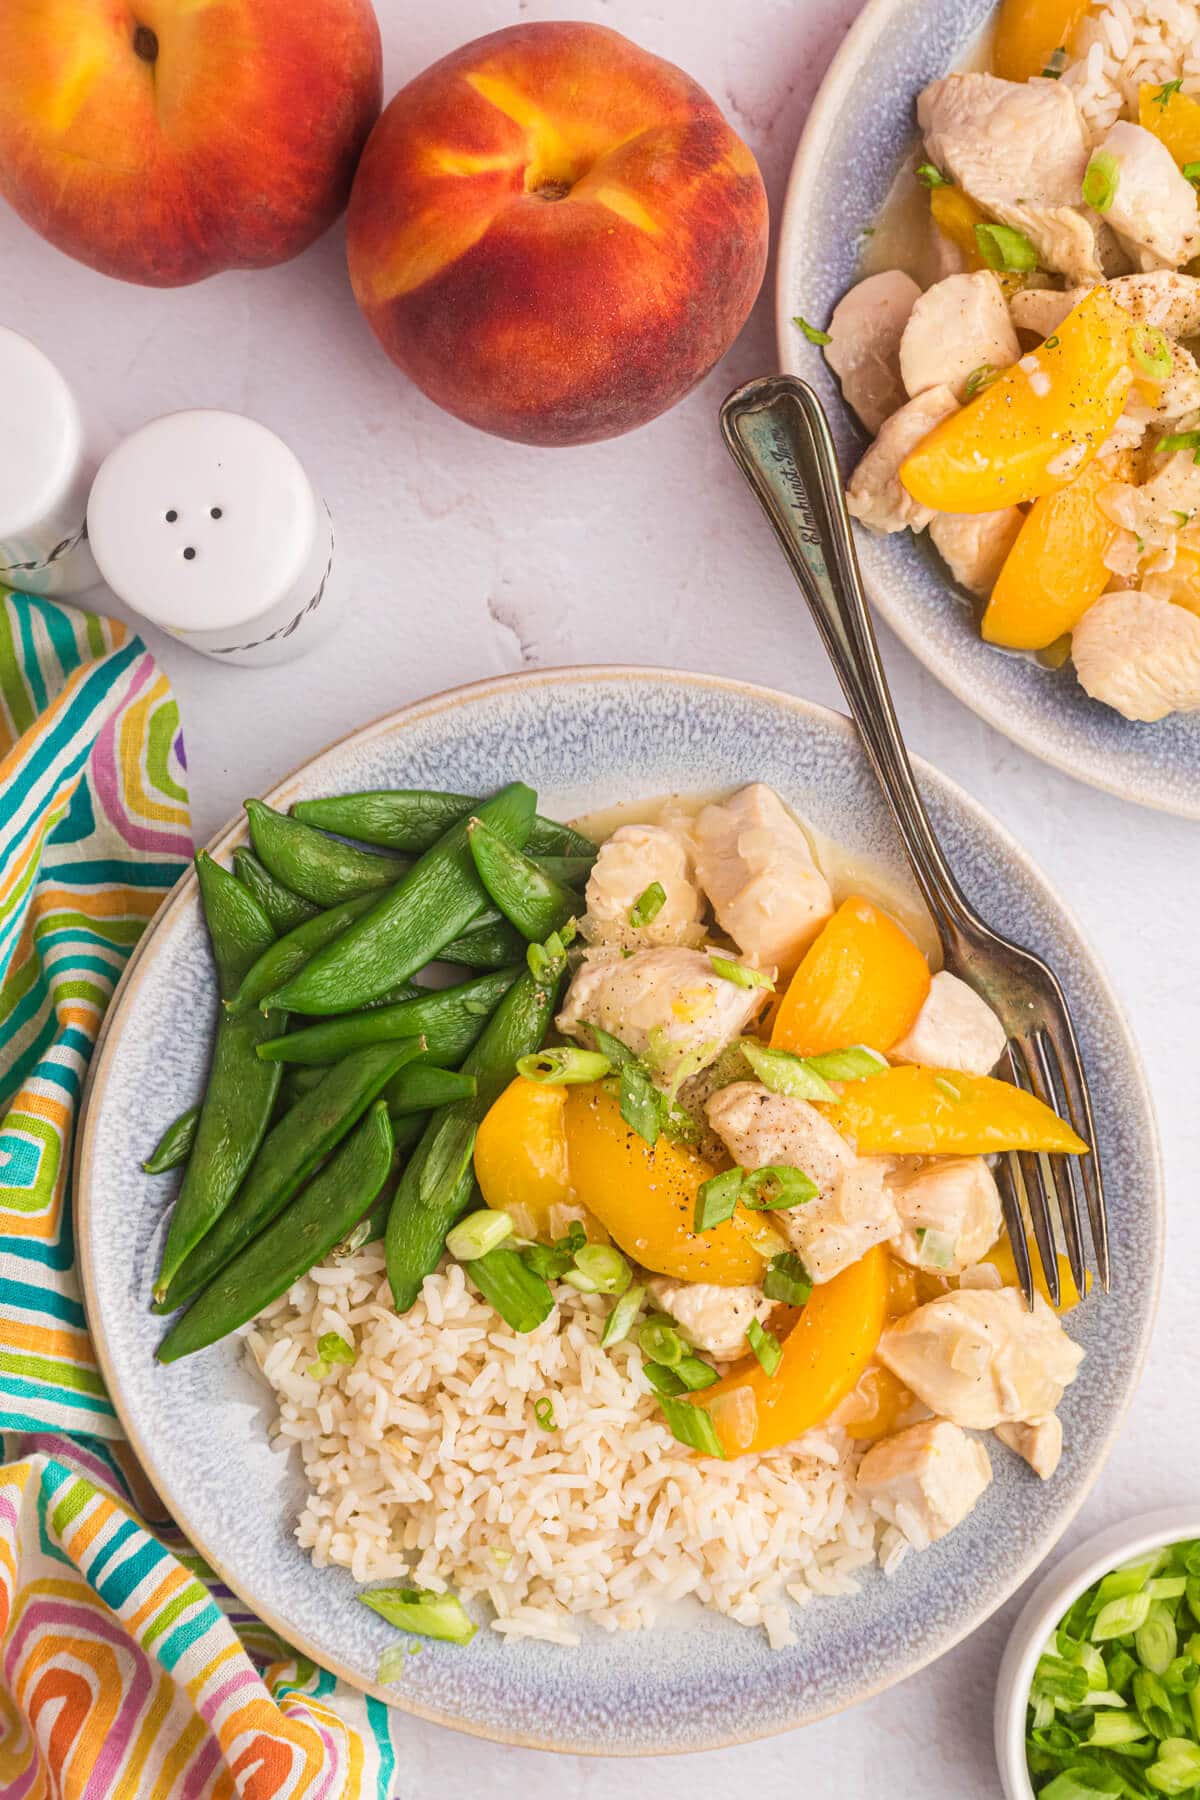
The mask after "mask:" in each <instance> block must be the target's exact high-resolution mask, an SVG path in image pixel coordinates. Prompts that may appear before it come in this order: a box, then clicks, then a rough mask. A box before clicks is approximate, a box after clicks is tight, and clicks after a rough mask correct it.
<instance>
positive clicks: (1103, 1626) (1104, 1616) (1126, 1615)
mask: <svg viewBox="0 0 1200 1800" xmlns="http://www.w3.org/2000/svg"><path fill="white" fill-rule="evenodd" d="M1149 1611H1150V1596H1149V1594H1122V1595H1120V1596H1119V1597H1118V1598H1117V1599H1116V1600H1110V1601H1108V1603H1107V1605H1105V1606H1102V1607H1101V1608H1100V1611H1099V1612H1098V1613H1097V1614H1096V1617H1095V1620H1094V1622H1093V1624H1092V1642H1093V1643H1094V1644H1103V1643H1105V1642H1106V1641H1107V1639H1109V1638H1116V1637H1127V1636H1128V1635H1129V1633H1130V1632H1131V1631H1137V1630H1138V1629H1139V1628H1140V1627H1141V1626H1142V1625H1144V1624H1145V1623H1146V1616H1147V1614H1148V1613H1149Z"/></svg>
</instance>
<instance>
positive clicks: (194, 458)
mask: <svg viewBox="0 0 1200 1800" xmlns="http://www.w3.org/2000/svg"><path fill="white" fill-rule="evenodd" d="M317 526H318V504H317V499H316V496H315V494H314V493H313V489H312V485H311V483H310V482H309V479H308V477H307V475H306V474H305V472H304V469H303V466H302V465H301V463H300V461H299V459H298V458H297V457H296V456H295V455H294V453H293V452H292V451H291V450H289V449H288V447H287V445H286V444H285V443H283V442H282V440H281V439H280V438H277V437H276V436H275V433H274V432H273V431H268V430H267V428H266V426H265V425H260V424H258V422H257V421H256V420H254V419H247V418H243V417H242V415H241V414H240V413H229V412H217V411H194V412H177V413H168V414H166V416H165V417H163V418H161V419H154V420H152V421H151V423H150V424H148V425H143V426H142V427H141V429H140V430H139V431H135V432H134V433H133V435H132V437H128V438H126V439H125V440H124V442H123V443H120V444H118V445H117V447H116V449H115V450H113V451H111V452H110V454H109V455H108V456H107V457H106V458H105V460H104V462H103V463H102V464H101V465H100V470H99V473H98V474H97V476H96V482H95V485H94V487H93V488H92V495H91V499H90V500H89V502H88V538H89V541H90V543H91V547H92V553H93V555H94V556H95V558H96V562H97V565H98V566H99V569H100V573H101V574H102V575H103V577H104V579H105V581H106V582H107V583H108V585H109V587H111V588H112V590H113V592H114V593H115V594H119V595H120V597H121V598H122V599H123V600H126V601H128V602H129V604H130V605H131V606H132V607H134V608H135V609H136V610H137V611H138V612H139V613H141V614H142V615H143V616H144V617H145V618H147V619H152V620H153V621H154V623H155V624H157V625H161V626H162V627H163V628H164V629H165V630H168V631H175V632H206V631H223V630H229V629H230V628H231V627H235V626H241V625H246V624H250V623H252V622H253V621H254V620H255V619H258V618H261V617H262V616H263V615H264V614H266V613H269V612H270V611H271V609H272V608H273V607H275V606H277V605H278V604H279V602H280V601H281V600H282V599H283V598H285V597H286V596H287V595H288V594H289V593H290V592H291V590H292V589H293V588H294V587H295V586H296V584H297V583H298V581H299V580H300V578H301V576H302V575H303V573H304V571H305V568H306V566H307V564H308V562H309V558H310V555H311V552H312V549H313V544H314V541H315V538H316V532H317ZM304 598H307V596H304Z"/></svg>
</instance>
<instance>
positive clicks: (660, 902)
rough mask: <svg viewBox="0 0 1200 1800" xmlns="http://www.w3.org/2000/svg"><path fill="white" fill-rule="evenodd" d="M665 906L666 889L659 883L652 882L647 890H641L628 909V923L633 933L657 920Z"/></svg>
mask: <svg viewBox="0 0 1200 1800" xmlns="http://www.w3.org/2000/svg"><path fill="white" fill-rule="evenodd" d="M666 904H667V890H666V888H665V887H664V886H663V884H662V882H661V881H652V882H651V883H650V886H649V887H648V888H643V890H642V892H641V893H640V894H639V895H638V897H637V899H636V900H635V901H634V903H633V905H632V906H631V907H630V909H629V923H630V924H631V925H632V926H633V928H634V930H635V931H640V930H641V928H642V926H643V925H649V924H650V923H651V922H652V920H654V919H657V917H658V915H659V913H660V912H661V911H662V909H663V907H664V906H665V905H666Z"/></svg>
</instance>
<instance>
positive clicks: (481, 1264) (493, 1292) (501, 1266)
mask: <svg viewBox="0 0 1200 1800" xmlns="http://www.w3.org/2000/svg"><path fill="white" fill-rule="evenodd" d="M466 1266H467V1269H468V1271H469V1273H470V1276H471V1280H472V1281H473V1282H475V1284H476V1286H477V1287H478V1288H479V1290H480V1292H481V1293H482V1294H483V1297H484V1299H485V1300H486V1301H487V1302H488V1303H489V1305H491V1306H494V1307H495V1309H496V1311H497V1312H498V1313H499V1314H500V1317H501V1318H502V1319H503V1320H504V1322H505V1324H506V1325H510V1326H511V1327H512V1329H513V1330H514V1331H518V1332H521V1333H522V1334H524V1333H525V1332H529V1331H536V1329H537V1327H538V1326H539V1325H540V1324H541V1323H542V1321H543V1319H548V1318H549V1317H550V1314H551V1313H552V1312H553V1311H554V1295H553V1294H552V1293H551V1292H550V1289H549V1287H548V1286H547V1284H546V1283H545V1281H543V1279H542V1277H541V1276H540V1275H537V1274H535V1273H534V1271H533V1270H532V1269H531V1268H529V1267H528V1265H527V1264H526V1263H525V1262H523V1261H522V1259H521V1258H520V1257H519V1256H518V1255H517V1252H516V1251H515V1250H510V1249H508V1248H507V1247H506V1246H504V1245H501V1247H500V1249H499V1250H489V1251H488V1252H487V1254H486V1255H484V1256H477V1257H474V1258H473V1259H472V1260H471V1262H469V1263H468V1264H467V1265H466Z"/></svg>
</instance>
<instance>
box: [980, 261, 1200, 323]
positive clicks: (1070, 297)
mask: <svg viewBox="0 0 1200 1800" xmlns="http://www.w3.org/2000/svg"><path fill="white" fill-rule="evenodd" d="M1107 286H1108V291H1109V293H1110V294H1111V295H1112V297H1113V299H1114V300H1115V301H1116V303H1117V305H1118V306H1122V307H1124V309H1125V311H1126V312H1127V313H1128V314H1129V316H1130V318H1131V319H1132V320H1133V321H1134V322H1135V324H1138V325H1157V326H1158V327H1159V329H1160V330H1162V331H1165V332H1166V333H1167V335H1168V336H1169V337H1172V338H1186V337H1194V336H1195V335H1196V333H1197V332H1200V280H1198V279H1197V278H1196V276H1195V275H1182V274H1177V273H1176V271H1175V270H1173V269H1154V270H1151V271H1150V272H1149V273H1147V274H1142V275H1118V276H1116V277H1115V278H1114V279H1113V280H1112V281H1110V282H1108V283H1107ZM1087 292H1088V289H1087V288H1086V287H1076V288H1068V289H1067V290H1066V292H1065V293H1063V292H1060V291H1059V290H1057V289H1055V288H1021V289H1019V290H1018V292H1017V293H1015V294H1014V295H1013V297H1012V299H1011V300H1010V301H1009V311H1010V313H1011V314H1012V321H1013V324H1014V325H1016V326H1018V327H1019V329H1020V330H1022V331H1036V332H1037V334H1038V336H1039V337H1043V338H1046V337H1049V336H1050V334H1051V333H1052V332H1054V331H1057V330H1058V328H1059V326H1060V325H1061V324H1062V322H1063V320H1064V319H1065V318H1066V316H1067V314H1068V313H1069V312H1073V311H1074V310H1075V308H1076V307H1077V306H1078V305H1079V302H1080V301H1081V300H1082V299H1083V297H1084V295H1085V294H1086V293H1087Z"/></svg>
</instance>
